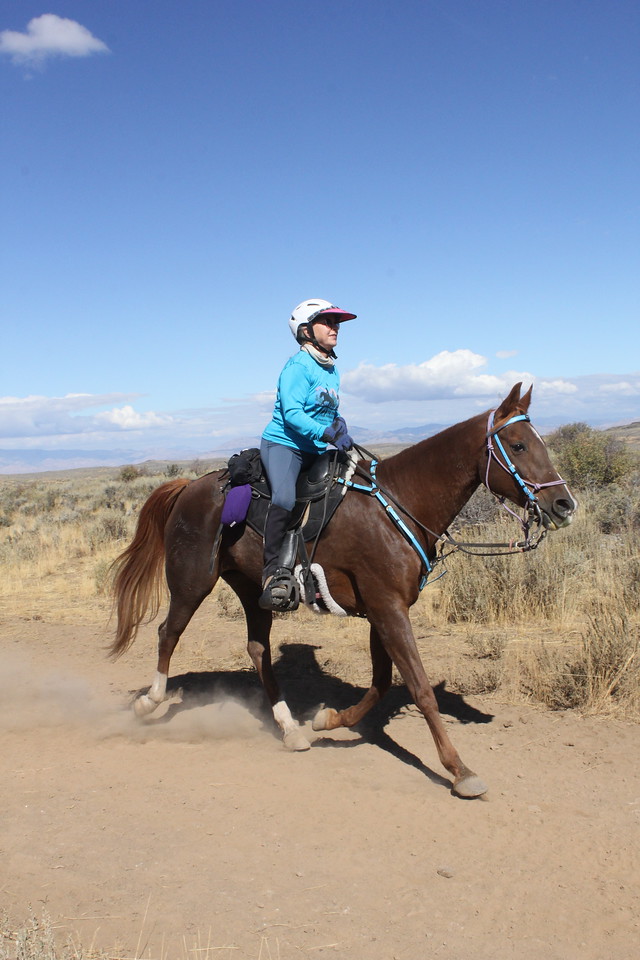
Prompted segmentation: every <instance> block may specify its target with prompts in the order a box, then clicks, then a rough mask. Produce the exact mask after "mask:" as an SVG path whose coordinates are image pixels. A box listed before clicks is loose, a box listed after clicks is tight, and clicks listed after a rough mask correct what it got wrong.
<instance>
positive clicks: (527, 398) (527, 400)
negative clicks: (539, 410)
mask: <svg viewBox="0 0 640 960" xmlns="http://www.w3.org/2000/svg"><path fill="white" fill-rule="evenodd" d="M532 390H533V384H531V386H530V387H529V389H528V390H527V392H526V393H523V394H522V396H521V397H520V403H519V404H518V406H519V407H520V411H521V413H526V412H527V410H528V409H529V406H530V404H531V392H532Z"/></svg>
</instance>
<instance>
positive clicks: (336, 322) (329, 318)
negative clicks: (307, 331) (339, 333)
mask: <svg viewBox="0 0 640 960" xmlns="http://www.w3.org/2000/svg"><path fill="white" fill-rule="evenodd" d="M313 322H314V323H322V324H324V326H325V327H335V328H336V329H337V328H338V327H339V326H340V319H339V318H338V317H336V315H335V314H330V313H327V314H324V316H323V315H320V316H319V317H317V318H316V319H315V320H314V321H313Z"/></svg>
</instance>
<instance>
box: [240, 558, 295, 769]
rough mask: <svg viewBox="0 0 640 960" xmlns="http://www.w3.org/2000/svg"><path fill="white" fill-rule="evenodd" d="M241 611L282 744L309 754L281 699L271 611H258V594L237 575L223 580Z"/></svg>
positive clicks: (250, 654) (257, 669)
mask: <svg viewBox="0 0 640 960" xmlns="http://www.w3.org/2000/svg"><path fill="white" fill-rule="evenodd" d="M225 579H226V580H227V582H228V583H229V586H231V587H232V588H233V589H234V590H235V592H236V593H237V595H238V597H239V599H240V602H241V603H242V606H243V608H244V613H245V618H246V621H247V652H248V654H249V656H250V657H251V660H252V662H253V665H254V667H255V668H256V671H257V673H258V677H259V678H260V683H261V684H262V686H263V688H264V691H265V693H266V695H267V698H268V700H269V703H270V704H271V709H272V711H273V717H274V719H275V721H276V723H277V724H278V727H279V728H280V731H281V733H282V742H283V744H284V746H285V747H286V749H287V750H292V751H298V752H299V751H302V750H308V749H309V747H310V743H309V741H308V740H307V738H306V737H305V735H304V733H303V732H302V730H301V729H300V725H299V724H298V722H297V721H296V720H294V718H293V717H292V715H291V711H290V710H289V707H288V706H287V703H286V701H285V700H284V699H283V697H282V695H281V693H280V688H279V686H278V682H277V680H276V678H275V674H274V672H273V664H272V662H271V643H270V635H271V624H272V621H273V614H272V613H271V611H270V610H261V609H260V607H259V606H258V597H259V596H260V593H261V590H260V589H259V588H258V587H257V586H256V585H255V584H254V583H253V582H252V581H250V580H247V579H245V578H244V577H243V576H242V575H241V574H238V573H236V572H234V573H230V574H228V575H226V576H225Z"/></svg>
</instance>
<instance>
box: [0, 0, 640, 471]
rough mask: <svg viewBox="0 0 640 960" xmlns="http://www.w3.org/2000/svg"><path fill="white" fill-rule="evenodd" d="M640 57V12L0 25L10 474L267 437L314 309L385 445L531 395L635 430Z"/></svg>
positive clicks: (82, 9)
mask: <svg viewBox="0 0 640 960" xmlns="http://www.w3.org/2000/svg"><path fill="white" fill-rule="evenodd" d="M639 41H640V7H639V6H638V4H637V3H636V2H631V0H606V2H605V0H579V2H578V0H576V2H569V0H535V2H533V0H395V2H390V0H263V2H260V0H206V2H205V0H188V2H184V0H183V2H179V0H136V2H135V3H132V2H131V0H91V2H89V0H79V2H63V0H53V2H51V3H47V4H46V5H45V6H42V5H40V0H34V2H22V0H12V2H11V3H10V4H7V3H5V4H1V5H0V85H1V86H0V97H1V99H2V117H1V122H2V140H3V149H2V153H1V156H0V183H1V185H2V186H1V189H2V213H3V215H2V221H3V230H2V241H1V243H2V255H1V261H0V267H1V270H2V279H1V301H0V303H1V314H2V321H1V323H2V346H3V349H2V359H1V362H0V376H1V381H0V434H1V435H2V436H1V437H0V470H4V471H6V472H8V471H11V470H15V469H17V468H18V467H19V465H20V463H21V462H22V460H21V452H22V453H25V454H26V452H28V451H30V456H31V461H30V462H32V463H33V462H35V458H37V456H39V454H38V453H37V451H45V454H44V455H43V457H45V460H43V462H46V465H48V466H51V465H55V459H56V454H57V452H62V451H66V453H65V454H64V456H65V457H67V459H68V461H69V462H70V463H78V464H80V463H90V462H100V461H106V460H108V459H109V458H111V459H113V458H115V460H116V462H124V461H125V460H127V459H128V460H131V459H133V460H135V459H145V458H148V457H156V456H159V457H164V456H169V457H172V456H182V455H184V456H191V455H194V456H195V455H198V454H201V455H206V454H207V453H209V452H211V451H214V450H217V449H224V448H227V447H228V446H232V447H233V446H234V444H237V443H238V442H243V441H244V440H245V439H250V438H255V437H256V436H258V435H259V434H260V432H261V430H262V428H263V426H264V424H265V423H266V421H267V420H268V419H269V415H270V409H271V406H272V402H273V392H274V388H275V383H276V380H277V376H278V373H279V371H280V368H281V367H282V364H283V363H284V361H285V360H286V358H287V357H288V356H289V355H290V354H291V353H293V352H294V350H295V344H294V342H293V340H292V338H291V335H290V333H289V331H288V326H287V319H288V316H289V314H290V312H291V310H292V308H293V307H294V306H295V305H296V304H297V303H298V302H299V301H301V300H303V299H306V298H308V297H323V298H326V299H329V300H331V301H332V302H334V303H337V304H339V305H340V306H343V307H345V308H347V309H349V310H351V311H353V312H354V313H357V314H358V319H357V320H355V321H353V322H351V323H349V324H347V325H345V327H344V328H343V330H342V331H341V335H340V342H339V345H338V355H339V367H340V371H341V374H342V392H341V393H342V403H341V412H342V413H343V414H344V416H345V417H346V419H347V421H348V422H349V424H350V425H351V424H353V425H354V428H355V427H361V428H362V429H363V430H364V429H367V430H370V431H373V435H375V434H376V432H379V433H380V435H382V434H383V433H384V432H385V431H389V430H392V429H394V428H398V427H404V426H415V425H419V424H427V423H434V422H437V423H450V422H453V421H455V420H459V419H462V418H464V417H466V416H470V415H472V414H474V413H475V412H477V411H479V410H482V409H486V408H488V407H490V406H491V405H493V404H494V403H495V402H496V401H497V400H498V399H499V398H500V397H501V396H502V395H504V394H505V393H506V392H507V391H508V389H509V388H510V387H511V385H512V384H513V383H514V382H515V381H516V380H519V379H524V380H525V381H526V383H527V385H528V383H529V382H533V383H534V407H533V414H534V420H535V421H536V422H537V423H539V425H542V424H544V423H563V422H570V421H575V420H587V421H588V422H591V423H594V424H606V423H613V422H620V421H625V420H631V419H640V360H639V357H638V353H639V351H638V347H639V344H640V335H639V334H638V329H639V325H638V303H639V296H638V293H639V291H638V286H639V281H638V278H639V276H640V269H639V250H640V244H639V236H638V234H639V226H638V225H639V223H640V209H639V207H640V203H639V196H640V191H639V175H638V171H639V170H640V149H639V148H640V133H639V129H640V128H639V123H638V118H639V116H640V110H639V108H640V95H639V94H640V57H639V51H640V43H639ZM354 433H356V434H357V431H356V430H355V429H354ZM70 451H71V453H70ZM74 452H75V454H76V456H75V458H74ZM61 456H62V453H61ZM69 458H70V459H69Z"/></svg>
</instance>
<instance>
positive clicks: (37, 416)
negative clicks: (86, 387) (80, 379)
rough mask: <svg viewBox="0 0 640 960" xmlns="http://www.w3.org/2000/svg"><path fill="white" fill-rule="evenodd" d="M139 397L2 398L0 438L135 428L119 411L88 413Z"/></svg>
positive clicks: (73, 395)
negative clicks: (97, 408)
mask: <svg viewBox="0 0 640 960" xmlns="http://www.w3.org/2000/svg"><path fill="white" fill-rule="evenodd" d="M135 397H136V394H119V393H111V394H87V393H68V394H67V395H66V396H64V397H42V396H29V397H0V437H1V438H2V439H4V440H5V441H6V440H8V439H18V438H22V439H25V438H29V437H53V436H57V437H60V436H65V437H68V436H74V435H78V434H86V433H92V432H94V431H96V429H99V430H101V431H103V432H104V430H105V429H107V430H109V431H113V430H114V429H122V428H125V429H127V428H131V427H133V426H134V424H133V423H132V422H130V423H127V415H126V414H125V415H124V416H120V419H119V417H118V410H111V411H107V412H106V413H97V414H90V413H87V412H86V411H88V410H91V409H95V408H96V407H104V406H109V405H112V404H118V403H123V402H124V401H126V400H132V399H134V398H135ZM124 409H125V410H126V409H129V410H131V409H132V408H131V407H128V408H127V407H125V408H124ZM132 412H133V411H132ZM137 416H139V415H137ZM154 417H156V414H145V415H143V419H144V418H147V419H146V422H145V424H144V425H145V426H146V425H147V424H148V423H149V422H155V421H153V420H151V421H150V420H149V418H154ZM160 419H161V418H158V420H160ZM168 419H169V420H172V418H168ZM172 422H173V421H172ZM138 425H139V424H138Z"/></svg>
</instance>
